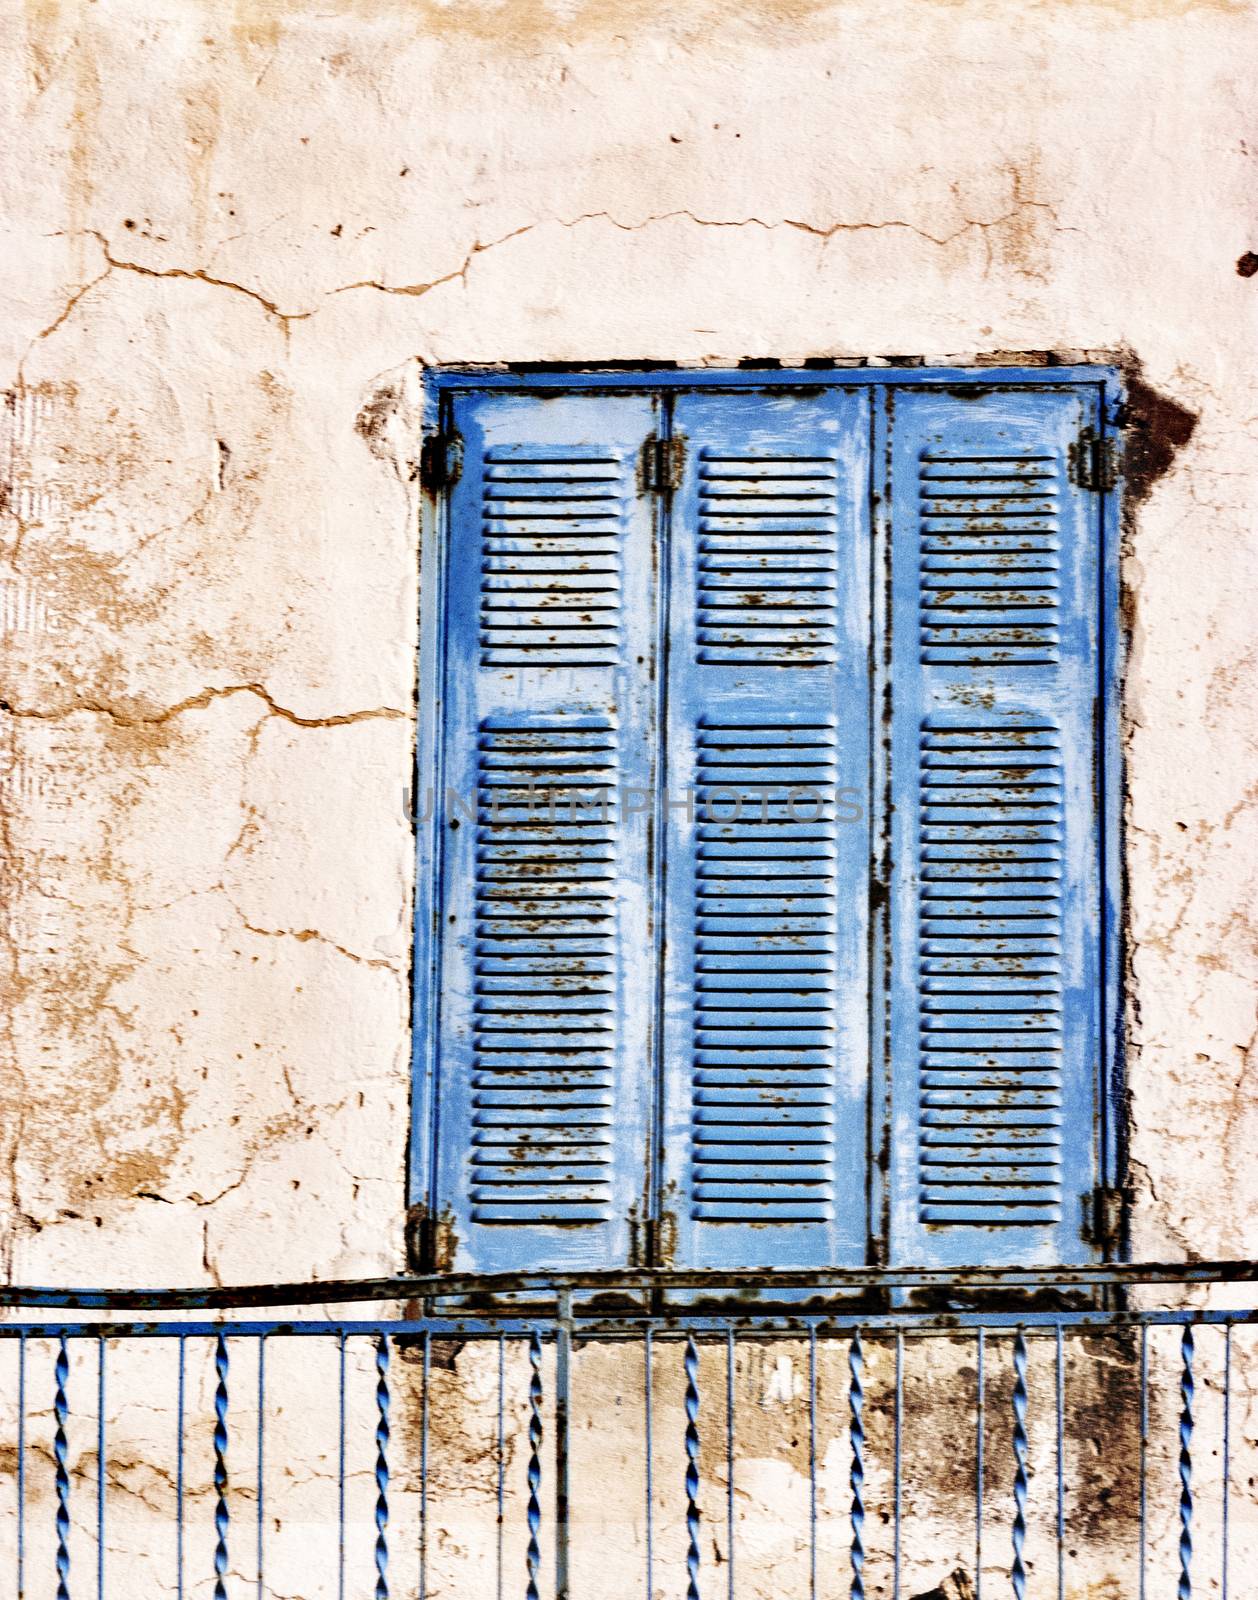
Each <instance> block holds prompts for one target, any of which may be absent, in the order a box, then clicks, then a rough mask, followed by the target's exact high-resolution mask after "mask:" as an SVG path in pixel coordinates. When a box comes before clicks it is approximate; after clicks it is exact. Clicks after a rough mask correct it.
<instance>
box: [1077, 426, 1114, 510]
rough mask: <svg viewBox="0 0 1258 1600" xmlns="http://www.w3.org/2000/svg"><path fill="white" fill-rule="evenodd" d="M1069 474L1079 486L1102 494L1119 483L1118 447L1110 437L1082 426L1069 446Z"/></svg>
mask: <svg viewBox="0 0 1258 1600" xmlns="http://www.w3.org/2000/svg"><path fill="white" fill-rule="evenodd" d="M1070 477H1071V481H1072V482H1074V483H1077V484H1078V485H1079V487H1080V488H1081V489H1093V490H1095V492H1096V493H1097V494H1105V493H1107V492H1108V491H1109V490H1110V489H1112V488H1113V487H1114V485H1115V484H1116V483H1117V482H1118V446H1117V445H1116V444H1115V442H1114V440H1113V438H1112V437H1106V436H1103V435H1101V434H1099V433H1097V431H1096V429H1095V428H1085V429H1084V430H1083V432H1082V433H1081V434H1080V435H1079V437H1078V439H1076V441H1075V442H1074V444H1072V445H1071V447H1070Z"/></svg>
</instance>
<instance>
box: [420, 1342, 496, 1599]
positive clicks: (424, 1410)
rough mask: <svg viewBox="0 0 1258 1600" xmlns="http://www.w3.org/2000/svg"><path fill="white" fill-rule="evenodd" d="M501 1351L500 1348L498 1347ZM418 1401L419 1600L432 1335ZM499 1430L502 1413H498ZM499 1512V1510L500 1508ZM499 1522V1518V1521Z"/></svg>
mask: <svg viewBox="0 0 1258 1600" xmlns="http://www.w3.org/2000/svg"><path fill="white" fill-rule="evenodd" d="M500 1350H501V1347H500ZM420 1383H421V1388H420V1401H419V1600H427V1595H428V1399H429V1390H430V1388H431V1385H432V1335H431V1334H430V1333H425V1335H424V1356H423V1367H422V1371H421V1378H420ZM498 1425H499V1429H501V1426H502V1412H501V1410H500V1411H499V1413H498ZM500 1510H501V1508H500ZM499 1520H501V1517H500V1519H499Z"/></svg>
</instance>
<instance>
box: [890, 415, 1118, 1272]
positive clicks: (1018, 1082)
mask: <svg viewBox="0 0 1258 1600" xmlns="http://www.w3.org/2000/svg"><path fill="white" fill-rule="evenodd" d="M1094 393H1095V391H1080V390H1079V389H1078V388H1074V389H1069V390H1068V389H1066V388H1064V387H1063V388H1060V389H1052V388H1051V387H1045V388H1043V389H1030V388H1017V389H1008V390H1005V391H1000V390H984V391H981V392H978V393H976V394H974V395H973V396H972V397H970V396H965V395H963V394H958V393H956V392H953V393H948V392H941V391H938V390H927V389H917V390H901V391H897V393H896V395H895V397H894V418H893V423H892V471H891V493H892V520H893V540H892V562H893V584H892V606H893V618H892V640H893V663H892V691H893V706H894V709H893V732H892V753H891V759H892V798H893V818H892V842H893V850H892V855H893V874H894V877H893V884H892V894H891V927H892V947H891V955H892V965H891V984H892V991H891V1016H892V1055H893V1060H892V1071H893V1106H894V1116H893V1140H892V1144H893V1170H892V1182H891V1200H892V1239H891V1246H892V1252H893V1258H894V1259H895V1260H898V1261H900V1262H904V1263H917V1262H927V1263H943V1264H948V1263H951V1264H959V1263H969V1262H983V1263H1005V1262H1008V1263H1014V1262H1041V1261H1058V1262H1072V1261H1078V1260H1086V1259H1088V1258H1089V1256H1090V1254H1091V1249H1090V1246H1089V1245H1088V1244H1086V1243H1085V1241H1084V1239H1083V1236H1082V1234H1083V1222H1084V1199H1085V1196H1086V1195H1087V1194H1088V1193H1089V1191H1090V1190H1091V1188H1092V1187H1093V1185H1094V1183H1095V1181H1096V1170H1097V1129H1096V1117H1097V1107H1098V1104H1099V1100H1098V1079H1099V1075H1100V1048H1101V1040H1100V1021H1101V995H1102V986H1101V965H1100V938H1101V933H1100V930H1101V921H1102V904H1101V893H1100V885H1099V867H1100V847H1099V827H1098V815H1097V787H1098V786H1097V780H1096V752H1095V748H1094V731H1093V730H1094V717H1095V714H1096V708H1097V704H1098V702H1097V695H1098V651H1099V633H1100V615H1099V600H1098V596H1099V574H1098V550H1099V518H1100V504H1101V502H1100V497H1099V496H1097V495H1096V494H1094V493H1091V492H1090V491H1086V490H1083V489H1080V488H1078V487H1076V486H1075V485H1074V484H1073V483H1072V482H1071V480H1070V475H1069V461H1070V447H1071V445H1072V444H1073V443H1074V442H1075V441H1076V440H1077V439H1078V438H1079V436H1080V432H1081V429H1082V428H1083V427H1084V426H1085V425H1088V426H1095V425H1096V424H1097V422H1098V418H1097V416H1096V415H1095V407H1096V401H1095V399H1094V398H1093V396H1094Z"/></svg>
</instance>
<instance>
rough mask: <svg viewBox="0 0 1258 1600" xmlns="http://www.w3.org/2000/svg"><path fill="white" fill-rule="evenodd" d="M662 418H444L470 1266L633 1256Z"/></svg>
mask: <svg viewBox="0 0 1258 1600" xmlns="http://www.w3.org/2000/svg"><path fill="white" fill-rule="evenodd" d="M655 409H656V407H655V402H654V401H653V400H652V399H651V398H650V397H649V396H598V395H577V396H562V397H561V396H546V397H542V396H538V395H509V396H498V395H466V396H459V397H458V398H457V400H456V402H455V404H454V408H453V410H454V418H453V420H454V426H455V428H456V429H457V432H458V434H459V435H461V437H462V439H463V465H462V472H461V474H460V476H459V478H458V481H457V483H456V484H455V485H454V487H453V489H452V491H451V493H450V497H449V519H448V526H447V539H448V550H447V558H446V571H445V606H444V621H445V627H446V634H445V641H444V649H443V652H442V654H443V658H444V662H443V664H444V672H443V687H442V706H441V717H442V728H443V739H442V745H443V748H442V751H441V760H442V770H441V777H440V788H441V795H440V801H441V813H442V815H441V820H442V826H441V829H440V846H439V848H440V866H439V873H440V877H439V882H440V891H439V894H438V896H437V898H436V903H435V906H434V915H435V918H436V922H437V924H438V927H439V935H438V938H439V948H440V966H439V990H438V1004H439V1008H440V1009H439V1018H438V1029H439V1033H438V1058H439V1059H438V1068H437V1077H438V1084H439V1097H438V1100H437V1106H436V1117H437V1127H436V1184H435V1203H436V1214H437V1222H438V1226H439V1227H440V1228H441V1230H442V1232H443V1234H444V1236H445V1238H446V1241H447V1242H446V1245H445V1250H444V1254H445V1255H446V1257H447V1258H448V1259H449V1260H450V1262H451V1264H455V1265H458V1266H459V1267H460V1268H462V1269H464V1270H472V1271H482V1272H492V1271H506V1270H511V1269H513V1268H514V1269H520V1268H523V1267H537V1266H546V1267H558V1266H571V1267H606V1266H613V1265H616V1264H623V1263H624V1262H625V1261H626V1260H627V1259H628V1257H629V1253H630V1244H631V1239H630V1227H631V1222H632V1220H633V1218H634V1217H635V1216H637V1217H639V1218H640V1217H641V1216H642V1212H643V1205H644V1191H645V1174H646V1161H647V1142H648V1134H649V1108H650V1099H651V1082H652V1080H651V1066H650V1053H649V1037H648V1036H649V1031H650V1030H649V1018H650V1010H651V1005H652V998H653V994H654V987H655V980H654V973H653V964H652V962H651V960H650V957H649V951H650V946H651V939H652V935H651V928H650V924H649V883H650V871H649V865H648V860H647V841H648V828H649V821H650V814H651V813H650V807H649V806H644V805H637V804H635V803H634V801H635V796H636V795H637V794H641V793H648V794H649V793H650V792H651V790H652V788H653V785H654V782H655V775H654V770H653V763H654V759H655V753H654V744H655V741H654V739H653V738H652V733H651V729H652V723H653V718H654V711H655V684H654V679H653V675H652V673H651V672H650V670H649V658H650V656H651V655H652V653H653V650H654V638H653V607H654V601H653V597H652V594H651V591H650V580H651V573H652V562H653V541H654V537H655V529H654V520H653V519H654V509H653V506H652V504H651V502H650V501H649V500H648V499H646V498H644V497H643V496H641V495H639V494H638V493H637V483H636V471H637V465H638V458H639V452H640V449H641V446H642V442H643V440H644V439H645V438H646V437H647V436H648V435H649V434H650V433H651V432H652V430H653V427H654V413H655Z"/></svg>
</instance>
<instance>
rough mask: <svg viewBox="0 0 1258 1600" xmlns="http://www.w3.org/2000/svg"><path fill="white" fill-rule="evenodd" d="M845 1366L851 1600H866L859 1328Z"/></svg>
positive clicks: (863, 1445)
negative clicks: (848, 1378)
mask: <svg viewBox="0 0 1258 1600" xmlns="http://www.w3.org/2000/svg"><path fill="white" fill-rule="evenodd" d="M847 1364H848V1369H849V1371H850V1372H851V1375H852V1376H851V1382H850V1383H849V1384H848V1391H847V1401H848V1410H849V1412H850V1413H851V1436H852V1600H865V1578H864V1571H865V1386H864V1383H863V1381H862V1379H861V1371H862V1369H863V1367H864V1365H865V1351H864V1348H863V1347H862V1345H861V1331H860V1329H859V1328H857V1329H856V1331H855V1332H854V1333H853V1334H852V1344H851V1348H850V1349H849V1351H848V1358H847Z"/></svg>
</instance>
